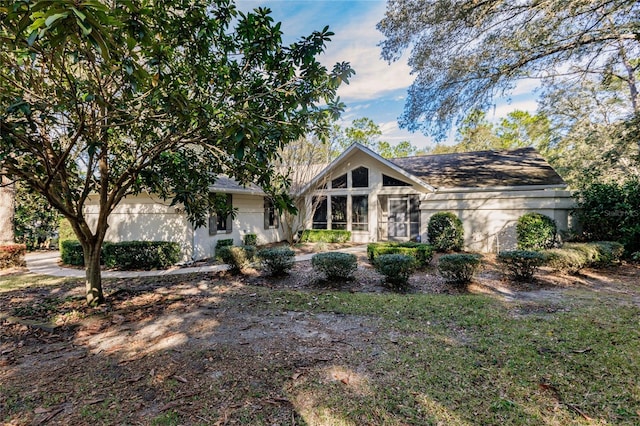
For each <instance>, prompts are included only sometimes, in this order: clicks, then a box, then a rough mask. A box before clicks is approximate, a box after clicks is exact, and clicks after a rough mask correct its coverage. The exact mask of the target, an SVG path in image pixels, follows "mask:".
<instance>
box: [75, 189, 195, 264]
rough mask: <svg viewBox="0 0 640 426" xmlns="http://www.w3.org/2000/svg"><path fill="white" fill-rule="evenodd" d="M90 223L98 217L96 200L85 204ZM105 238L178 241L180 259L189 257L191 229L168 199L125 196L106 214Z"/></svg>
mask: <svg viewBox="0 0 640 426" xmlns="http://www.w3.org/2000/svg"><path fill="white" fill-rule="evenodd" d="M85 214H86V217H87V222H88V223H89V226H92V227H93V226H95V224H96V223H97V220H98V204H97V200H92V202H91V203H88V204H87V207H86V210H85ZM108 223H109V228H108V229H107V234H106V236H105V240H106V241H111V242H114V243H117V242H121V241H171V242H177V243H178V244H180V247H181V249H182V255H183V256H182V257H183V259H182V260H183V261H186V260H189V259H191V255H192V238H193V232H192V229H191V225H190V224H189V221H187V218H186V216H185V215H184V214H183V213H181V212H180V211H179V209H178V208H176V207H171V206H169V201H163V200H162V199H161V198H157V197H153V196H149V195H143V194H141V195H138V196H135V197H127V198H125V199H124V200H122V201H121V202H120V204H119V205H118V206H117V207H116V208H115V210H114V211H113V212H112V213H111V214H110V215H109V220H108Z"/></svg>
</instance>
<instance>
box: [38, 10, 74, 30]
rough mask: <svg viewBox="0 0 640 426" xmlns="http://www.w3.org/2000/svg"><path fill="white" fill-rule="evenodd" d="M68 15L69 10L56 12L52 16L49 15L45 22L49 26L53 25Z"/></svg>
mask: <svg viewBox="0 0 640 426" xmlns="http://www.w3.org/2000/svg"><path fill="white" fill-rule="evenodd" d="M67 16H69V12H62V13H55V14H53V15H51V16H49V17H48V18H47V19H46V20H45V21H44V24H45V25H46V26H47V27H51V25H53V23H55V22H56V21H58V20H60V19H64V18H66V17H67Z"/></svg>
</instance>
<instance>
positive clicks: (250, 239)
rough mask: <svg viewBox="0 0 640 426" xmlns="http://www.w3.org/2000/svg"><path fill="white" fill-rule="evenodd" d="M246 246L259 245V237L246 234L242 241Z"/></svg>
mask: <svg viewBox="0 0 640 426" xmlns="http://www.w3.org/2000/svg"><path fill="white" fill-rule="evenodd" d="M242 242H243V243H244V245H245V246H256V245H258V236H257V235H256V234H246V235H245V236H244V238H243V240H242Z"/></svg>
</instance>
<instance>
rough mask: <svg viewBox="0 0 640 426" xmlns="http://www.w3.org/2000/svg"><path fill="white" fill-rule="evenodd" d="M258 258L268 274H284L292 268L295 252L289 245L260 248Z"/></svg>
mask: <svg viewBox="0 0 640 426" xmlns="http://www.w3.org/2000/svg"><path fill="white" fill-rule="evenodd" d="M258 258H259V259H260V262H261V263H262V267H263V268H264V269H266V270H267V272H268V273H269V275H284V274H286V273H287V272H289V270H290V269H291V268H293V263H294V262H295V253H294V252H293V250H291V249H290V248H289V247H274V248H268V249H263V250H260V251H259V252H258Z"/></svg>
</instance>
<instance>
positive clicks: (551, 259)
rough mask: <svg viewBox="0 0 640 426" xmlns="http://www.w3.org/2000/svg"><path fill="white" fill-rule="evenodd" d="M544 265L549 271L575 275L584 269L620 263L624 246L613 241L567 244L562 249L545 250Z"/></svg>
mask: <svg viewBox="0 0 640 426" xmlns="http://www.w3.org/2000/svg"><path fill="white" fill-rule="evenodd" d="M544 254H545V256H546V262H545V264H546V265H547V266H549V267H550V268H551V269H553V270H556V271H562V272H569V273H575V272H578V271H579V270H580V269H582V268H586V267H589V266H591V267H603V266H611V265H614V264H616V263H618V262H619V261H620V258H621V257H622V255H623V254H624V246H623V245H622V244H620V243H617V242H614V241H597V242H593V243H567V244H565V245H564V246H562V248H559V249H551V250H546V251H545V252H544Z"/></svg>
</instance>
